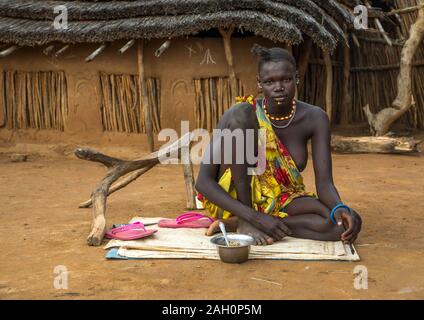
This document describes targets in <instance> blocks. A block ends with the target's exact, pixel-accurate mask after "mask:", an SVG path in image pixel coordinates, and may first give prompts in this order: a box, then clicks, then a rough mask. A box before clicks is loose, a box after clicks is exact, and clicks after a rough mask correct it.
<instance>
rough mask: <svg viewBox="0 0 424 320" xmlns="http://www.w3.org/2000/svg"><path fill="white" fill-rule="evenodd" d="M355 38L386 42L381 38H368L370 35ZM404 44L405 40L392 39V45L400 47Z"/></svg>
mask: <svg viewBox="0 0 424 320" xmlns="http://www.w3.org/2000/svg"><path fill="white" fill-rule="evenodd" d="M352 38H353V37H352ZM357 39H359V40H362V41H367V42H375V43H384V44H387V42H386V40H384V39H381V38H370V37H364V36H357ZM404 44H405V40H403V39H395V40H392V45H393V46H398V47H402V46H403V45H404Z"/></svg>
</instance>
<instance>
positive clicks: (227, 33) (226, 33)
mask: <svg viewBox="0 0 424 320" xmlns="http://www.w3.org/2000/svg"><path fill="white" fill-rule="evenodd" d="M233 31H234V26H233V25H232V26H231V27H230V28H229V29H228V30H225V29H223V28H219V33H220V34H221V36H222V39H223V41H224V51H225V58H226V59H227V63H228V74H229V77H230V85H231V104H233V103H234V102H235V99H236V96H237V95H238V86H237V78H236V73H235V71H234V62H233V53H232V50H231V34H232V33H233Z"/></svg>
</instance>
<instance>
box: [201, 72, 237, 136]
mask: <svg viewBox="0 0 424 320" xmlns="http://www.w3.org/2000/svg"><path fill="white" fill-rule="evenodd" d="M237 86H238V92H237V93H236V95H244V90H243V85H242V83H241V81H240V80H237ZM193 88H194V93H195V104H194V116H195V121H196V127H197V128H203V129H206V130H208V131H212V129H214V128H215V127H216V125H217V123H218V121H219V120H220V119H221V116H222V114H223V113H224V112H225V111H226V110H227V109H228V108H229V107H231V106H232V105H233V104H234V103H235V102H234V101H232V96H234V95H233V94H232V92H231V83H230V79H229V78H227V77H224V78H221V77H212V78H203V79H194V80H193Z"/></svg>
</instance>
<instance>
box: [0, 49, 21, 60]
mask: <svg viewBox="0 0 424 320" xmlns="http://www.w3.org/2000/svg"><path fill="white" fill-rule="evenodd" d="M19 48H20V47H19V46H11V47H9V48H7V49H5V50H3V51H1V52H0V58H3V57H6V56H8V55H9V54H11V53H12V52H15V51H16V50H18V49H19Z"/></svg>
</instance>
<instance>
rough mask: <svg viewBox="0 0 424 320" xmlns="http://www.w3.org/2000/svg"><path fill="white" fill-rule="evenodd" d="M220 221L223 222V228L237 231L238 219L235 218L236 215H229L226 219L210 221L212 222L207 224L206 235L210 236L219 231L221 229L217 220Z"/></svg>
mask: <svg viewBox="0 0 424 320" xmlns="http://www.w3.org/2000/svg"><path fill="white" fill-rule="evenodd" d="M220 221H222V222H224V224H225V230H227V231H228V232H236V231H237V224H238V219H237V217H230V218H228V219H219V220H216V221H214V222H212V224H211V225H210V226H209V228H208V230H207V231H206V235H207V236H212V235H214V234H215V233H218V232H221V230H220V229H219V222H220Z"/></svg>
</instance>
